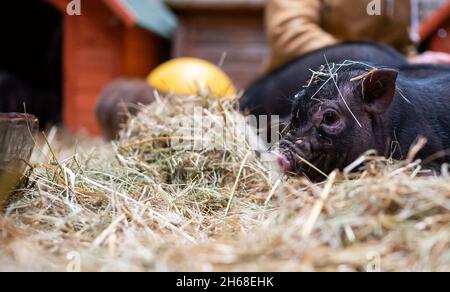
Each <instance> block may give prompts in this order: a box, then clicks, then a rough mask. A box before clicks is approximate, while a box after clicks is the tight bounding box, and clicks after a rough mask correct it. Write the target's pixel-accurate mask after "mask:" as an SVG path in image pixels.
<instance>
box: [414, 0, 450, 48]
mask: <svg viewBox="0 0 450 292" xmlns="http://www.w3.org/2000/svg"><path fill="white" fill-rule="evenodd" d="M449 19H450V1H449V2H448V3H447V4H445V5H444V6H442V7H441V8H440V9H439V10H438V11H436V13H434V14H433V15H432V16H431V17H430V18H429V19H428V20H426V21H425V22H424V23H423V24H422V25H421V27H420V30H419V35H420V39H421V40H422V41H425V40H427V39H428V38H429V37H431V36H432V35H433V34H434V33H435V32H436V31H437V30H438V29H439V28H441V26H443V25H445V23H446V22H447V21H449Z"/></svg>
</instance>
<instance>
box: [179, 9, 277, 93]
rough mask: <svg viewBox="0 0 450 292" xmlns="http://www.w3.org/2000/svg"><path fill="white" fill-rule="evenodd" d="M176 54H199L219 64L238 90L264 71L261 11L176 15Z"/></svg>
mask: <svg viewBox="0 0 450 292" xmlns="http://www.w3.org/2000/svg"><path fill="white" fill-rule="evenodd" d="M179 23H180V27H179V29H178V32H177V35H176V38H175V43H174V56H175V57H184V56H190V57H198V58H202V59H205V60H208V61H210V62H212V63H214V64H218V63H219V61H220V60H221V57H222V55H223V54H224V53H226V59H225V62H224V64H223V70H224V71H225V72H226V73H227V74H229V75H230V77H231V79H232V80H233V82H234V83H235V85H236V87H237V88H238V89H245V88H246V87H247V86H248V85H250V83H251V82H252V81H254V80H255V79H256V78H258V77H259V76H260V75H262V74H263V73H264V68H265V62H266V59H267V57H268V54H269V48H268V46H267V42H266V37H265V32H264V19H263V13H262V12H253V13H248V12H243V11H236V12H230V11H214V12H205V11H188V12H183V13H182V14H180V16H179Z"/></svg>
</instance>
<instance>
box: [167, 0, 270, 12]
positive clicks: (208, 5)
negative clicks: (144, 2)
mask: <svg viewBox="0 0 450 292" xmlns="http://www.w3.org/2000/svg"><path fill="white" fill-rule="evenodd" d="M165 2H166V4H167V5H169V6H170V7H171V8H173V9H175V10H262V9H264V7H265V4H266V0H226V1H217V0H165Z"/></svg>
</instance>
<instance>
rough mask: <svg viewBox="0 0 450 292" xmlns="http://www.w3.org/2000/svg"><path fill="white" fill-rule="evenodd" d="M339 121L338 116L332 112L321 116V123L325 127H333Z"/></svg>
mask: <svg viewBox="0 0 450 292" xmlns="http://www.w3.org/2000/svg"><path fill="white" fill-rule="evenodd" d="M338 121H339V116H338V115H337V113H335V112H333V111H328V112H326V113H325V114H324V115H323V120H322V123H323V124H324V125H326V126H334V125H335V124H337V122H338Z"/></svg>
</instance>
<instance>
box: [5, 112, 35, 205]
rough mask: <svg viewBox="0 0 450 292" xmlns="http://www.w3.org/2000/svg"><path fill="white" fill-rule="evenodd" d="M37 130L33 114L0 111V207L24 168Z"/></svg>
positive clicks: (7, 197) (15, 184)
mask: <svg viewBox="0 0 450 292" xmlns="http://www.w3.org/2000/svg"><path fill="white" fill-rule="evenodd" d="M38 131H39V121H38V120H37V118H36V117H35V116H33V115H28V114H19V113H0V209H2V208H3V207H4V205H5V203H6V202H7V201H8V199H9V196H10V193H11V191H12V190H13V189H14V187H16V186H17V184H18V182H19V180H20V178H21V177H22V175H23V172H24V171H25V169H26V166H27V163H28V160H29V159H30V158H31V154H32V152H33V149H34V145H35V140H34V137H35V136H36V134H37V133H38Z"/></svg>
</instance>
